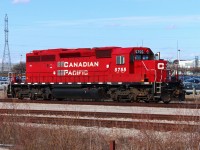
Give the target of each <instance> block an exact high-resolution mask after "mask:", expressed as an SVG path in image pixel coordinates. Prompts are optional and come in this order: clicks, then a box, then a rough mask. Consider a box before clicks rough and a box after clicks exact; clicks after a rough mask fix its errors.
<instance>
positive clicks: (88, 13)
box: [0, 0, 200, 63]
mask: <svg viewBox="0 0 200 150" xmlns="http://www.w3.org/2000/svg"><path fill="white" fill-rule="evenodd" d="M199 6H200V1H198V0H0V61H1V59H2V57H3V50H4V44H5V34H4V26H5V22H4V19H5V15H6V14H7V15H8V27H9V37H8V39H9V50H10V55H11V61H12V63H17V62H20V61H25V56H26V53H28V52H31V51H32V50H40V49H50V48H86V47H102V46H120V47H135V46H145V47H149V48H151V49H152V50H153V52H154V53H156V52H160V53H161V58H163V59H167V60H170V61H171V60H174V59H177V52H178V50H180V59H182V60H192V59H194V58H195V56H199V58H200V9H199Z"/></svg>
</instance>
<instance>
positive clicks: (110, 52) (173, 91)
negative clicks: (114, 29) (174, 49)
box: [8, 47, 185, 103]
mask: <svg viewBox="0 0 200 150" xmlns="http://www.w3.org/2000/svg"><path fill="white" fill-rule="evenodd" d="M10 78H11V83H10V86H9V90H8V95H9V96H12V97H13V98H18V99H23V98H30V99H31V100H37V99H43V100H53V99H57V100H74V99H80V100H87V99H90V100H94V101H102V100H105V99H112V100H113V101H130V102H133V101H145V102H147V103H148V102H150V101H156V102H158V101H163V102H164V103H169V102H170V101H171V100H184V98H185V97H184V96H185V93H184V90H183V86H182V84H181V82H179V81H178V80H175V81H172V80H171V77H170V70H169V69H168V67H167V61H166V60H163V59H160V57H159V53H158V54H157V55H154V53H153V52H152V50H151V49H150V48H148V47H125V48H124V47H94V48H77V49H67V48H57V49H47V50H33V51H32V52H30V53H27V54H26V80H25V82H19V80H18V81H17V80H16V76H15V74H12V75H10Z"/></svg>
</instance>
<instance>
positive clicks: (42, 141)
mask: <svg viewBox="0 0 200 150" xmlns="http://www.w3.org/2000/svg"><path fill="white" fill-rule="evenodd" d="M180 120H181V117H180ZM8 122H11V120H8V118H6V117H5V118H4V119H3V121H1V122H0V133H1V134H0V144H11V145H13V147H12V149H15V150H27V149H28V150H36V149H37V150H38V149H42V150H55V149H56V150H57V149H59V150H109V142H110V141H111V140H115V141H116V149H117V150H133V149H134V150H135V149H136V150H141V149H143V150H146V149H153V150H154V149H156V150H165V149H166V150H168V149H170V150H171V149H177V150H179V149H181V150H182V149H194V150H195V149H196V150H198V149H200V134H199V132H200V130H199V131H197V130H193V129H191V131H190V132H187V133H184V132H182V131H181V129H180V128H179V125H178V124H175V125H174V128H175V129H177V130H176V131H175V132H155V131H151V130H145V129H143V130H140V131H138V132H137V133H136V132H133V133H132V134H130V133H129V132H131V131H134V129H132V130H131V129H130V130H129V129H126V132H128V133H127V134H126V133H124V130H123V129H122V130H118V132H116V130H115V129H109V130H110V131H108V132H107V133H105V132H102V130H101V129H102V128H101V127H96V128H95V129H94V128H92V129H91V128H85V129H84V130H81V129H76V128H72V127H69V126H68V125H67V124H68V123H67V122H66V123H65V124H66V125H65V126H59V125H54V126H52V125H43V126H37V125H35V124H28V123H24V124H16V123H13V122H15V121H14V120H12V122H11V123H8ZM25 122H26V121H25ZM198 122H199V120H198ZM145 124H147V125H148V122H146V123H145ZM143 125H144V124H143ZM141 126H142V124H141ZM86 129H87V130H86Z"/></svg>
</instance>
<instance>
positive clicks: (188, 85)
mask: <svg viewBox="0 0 200 150" xmlns="http://www.w3.org/2000/svg"><path fill="white" fill-rule="evenodd" d="M183 84H184V89H185V92H186V94H187V95H189V94H193V92H194V90H195V92H196V93H195V94H197V93H200V84H197V83H192V82H183Z"/></svg>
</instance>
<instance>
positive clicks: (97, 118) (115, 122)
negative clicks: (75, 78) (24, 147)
mask: <svg viewBox="0 0 200 150" xmlns="http://www.w3.org/2000/svg"><path fill="white" fill-rule="evenodd" d="M120 118H121V119H120ZM122 118H123V119H122ZM0 119H1V120H2V121H3V122H15V123H36V124H49V125H67V126H86V127H94V126H96V127H107V128H113V127H116V128H127V129H130V128H135V129H139V130H141V129H143V130H155V131H180V132H200V116H184V115H182V116H176V115H159V114H135V113H108V112H106V113H104V112H76V111H49V110H17V109H1V110H0ZM152 120H154V121H152Z"/></svg>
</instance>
